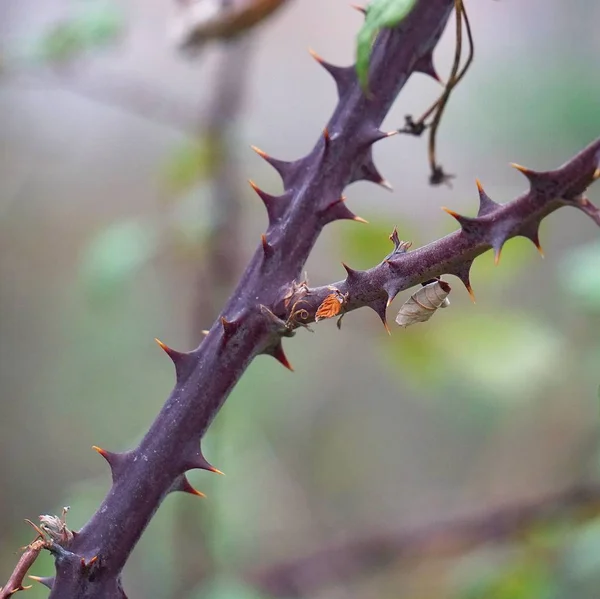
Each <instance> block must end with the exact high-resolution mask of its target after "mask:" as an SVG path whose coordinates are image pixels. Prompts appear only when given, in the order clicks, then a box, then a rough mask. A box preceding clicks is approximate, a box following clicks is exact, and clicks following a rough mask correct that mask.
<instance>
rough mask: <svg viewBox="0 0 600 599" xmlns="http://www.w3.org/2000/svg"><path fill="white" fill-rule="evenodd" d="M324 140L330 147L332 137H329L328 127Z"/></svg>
mask: <svg viewBox="0 0 600 599" xmlns="http://www.w3.org/2000/svg"><path fill="white" fill-rule="evenodd" d="M323 138H324V139H325V145H329V142H330V141H331V136H330V135H329V129H328V128H327V127H325V129H323Z"/></svg>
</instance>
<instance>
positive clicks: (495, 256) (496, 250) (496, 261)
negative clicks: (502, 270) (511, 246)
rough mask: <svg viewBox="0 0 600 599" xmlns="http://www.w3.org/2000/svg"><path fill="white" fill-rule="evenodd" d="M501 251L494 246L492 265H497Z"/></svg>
mask: <svg viewBox="0 0 600 599" xmlns="http://www.w3.org/2000/svg"><path fill="white" fill-rule="evenodd" d="M501 253H502V248H501V247H499V248H494V265H495V266H498V264H500V254H501Z"/></svg>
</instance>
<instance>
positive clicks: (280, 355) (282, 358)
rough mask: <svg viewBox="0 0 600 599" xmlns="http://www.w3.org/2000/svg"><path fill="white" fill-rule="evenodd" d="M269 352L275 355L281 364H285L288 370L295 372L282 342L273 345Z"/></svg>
mask: <svg viewBox="0 0 600 599" xmlns="http://www.w3.org/2000/svg"><path fill="white" fill-rule="evenodd" d="M269 354H270V355H271V356H273V357H274V358H275V359H276V360H277V361H278V362H279V363H280V364H282V365H283V366H285V367H286V368H287V369H288V370H290V371H291V372H294V369H293V368H292V365H291V364H290V362H289V360H288V359H287V356H286V355H285V352H284V351H283V345H281V342H280V343H278V344H277V345H276V346H275V347H273V348H272V349H271V351H269Z"/></svg>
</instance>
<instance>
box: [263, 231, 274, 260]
mask: <svg viewBox="0 0 600 599" xmlns="http://www.w3.org/2000/svg"><path fill="white" fill-rule="evenodd" d="M260 240H261V243H262V249H263V254H264V255H265V258H270V257H271V256H272V255H273V253H274V252H275V250H274V249H273V246H272V245H271V244H270V243H269V242H268V241H267V236H266V235H265V234H264V233H263V234H262V235H261V236H260Z"/></svg>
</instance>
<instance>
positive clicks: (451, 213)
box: [442, 206, 462, 221]
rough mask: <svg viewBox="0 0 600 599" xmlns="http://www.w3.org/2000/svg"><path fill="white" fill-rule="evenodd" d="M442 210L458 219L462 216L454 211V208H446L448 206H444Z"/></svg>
mask: <svg viewBox="0 0 600 599" xmlns="http://www.w3.org/2000/svg"><path fill="white" fill-rule="evenodd" d="M442 210H443V211H444V212H446V213H447V214H449V215H450V216H452V217H453V218H455V219H456V220H458V221H459V220H460V219H461V218H462V216H461V215H460V214H459V213H458V212H454V210H450V208H446V206H442Z"/></svg>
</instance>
